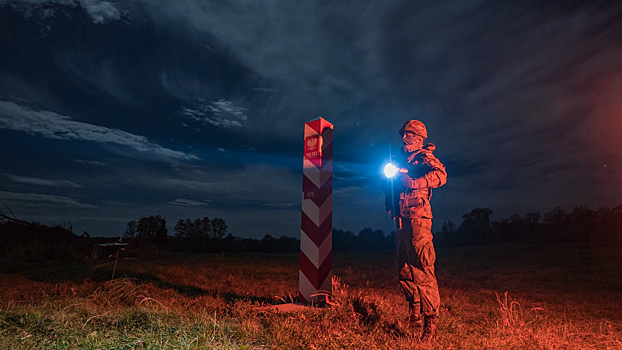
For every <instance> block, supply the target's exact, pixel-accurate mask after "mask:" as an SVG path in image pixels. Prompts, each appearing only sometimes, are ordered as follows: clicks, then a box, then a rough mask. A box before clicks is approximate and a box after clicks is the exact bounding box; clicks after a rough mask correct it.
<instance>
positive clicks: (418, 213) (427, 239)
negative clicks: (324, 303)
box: [386, 121, 447, 333]
mask: <svg viewBox="0 0 622 350" xmlns="http://www.w3.org/2000/svg"><path fill="white" fill-rule="evenodd" d="M412 122H418V121H409V122H407V123H406V124H405V125H404V127H403V128H402V130H400V134H403V133H404V131H410V130H409V128H408V125H409V123H412ZM418 123H420V125H421V126H422V127H423V131H421V130H419V129H414V130H415V131H416V132H417V133H418V134H419V135H420V136H422V138H423V139H425V138H426V137H427V131H426V130H425V126H423V123H421V122H418ZM411 126H412V125H411ZM411 129H412V128H411ZM421 141H422V140H421ZM435 148H436V147H435V146H434V145H433V144H427V145H426V146H423V147H421V148H419V147H418V146H417V145H415V147H413V145H406V146H405V147H404V149H402V152H400V154H399V156H398V160H397V162H398V164H397V166H399V167H400V168H403V169H407V170H408V172H407V173H399V176H396V177H395V178H394V179H392V181H390V182H389V183H388V186H387V196H386V205H387V211H390V212H391V214H392V215H393V216H394V218H395V219H396V221H397V228H398V232H397V239H398V242H397V247H398V264H399V279H400V285H401V288H402V290H403V291H404V294H405V296H406V300H407V301H408V303H409V306H410V309H411V317H413V316H418V317H419V318H421V315H423V316H424V317H425V318H426V320H427V319H428V318H430V319H432V318H433V319H434V322H436V317H435V316H436V315H437V313H438V309H439V306H440V296H439V293H438V285H437V282H436V276H435V274H434V262H435V260H436V253H435V251H434V245H433V244H432V231H431V229H432V208H431V206H430V198H431V196H432V188H437V187H440V186H442V185H444V184H445V183H446V182H447V173H446V171H445V166H444V165H443V164H442V163H441V162H440V161H439V160H438V158H436V157H435V156H434V155H433V154H432V152H433V151H434V149H435ZM411 322H412V319H411ZM435 324H436V323H434V326H435ZM424 333H425V329H424Z"/></svg>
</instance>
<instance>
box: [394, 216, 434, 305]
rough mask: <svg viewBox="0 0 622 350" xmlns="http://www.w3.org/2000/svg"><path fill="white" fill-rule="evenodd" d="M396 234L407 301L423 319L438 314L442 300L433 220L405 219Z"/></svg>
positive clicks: (399, 262)
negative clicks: (436, 269)
mask: <svg viewBox="0 0 622 350" xmlns="http://www.w3.org/2000/svg"><path fill="white" fill-rule="evenodd" d="M401 226H402V227H401V228H400V227H398V231H397V256H398V266H399V278H400V286H401V287H402V290H403V291H404V294H405V296H406V301H408V303H409V304H410V307H411V308H414V311H419V310H417V309H418V308H420V311H421V314H422V315H423V316H433V315H436V314H437V313H438V309H439V307H440V304H441V298H440V295H439V293H438V284H437V282H436V275H435V274H434V262H435V261H436V252H435V251H434V245H433V244H432V232H431V228H432V221H431V220H430V219H419V218H416V219H408V218H405V219H402V225H401Z"/></svg>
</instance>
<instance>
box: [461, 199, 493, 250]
mask: <svg viewBox="0 0 622 350" xmlns="http://www.w3.org/2000/svg"><path fill="white" fill-rule="evenodd" d="M491 215H492V209H489V208H475V209H473V210H471V212H470V213H467V214H464V215H462V223H461V224H460V227H459V228H458V232H459V234H460V235H461V236H462V237H463V240H464V243H466V244H467V245H477V244H490V243H493V242H494V237H493V235H492V228H491V226H490V216H491Z"/></svg>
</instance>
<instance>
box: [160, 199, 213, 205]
mask: <svg viewBox="0 0 622 350" xmlns="http://www.w3.org/2000/svg"><path fill="white" fill-rule="evenodd" d="M168 203H170V204H175V205H183V206H186V207H200V206H204V205H207V203H206V202H205V201H195V200H192V199H183V198H177V199H175V200H174V201H170V202H168Z"/></svg>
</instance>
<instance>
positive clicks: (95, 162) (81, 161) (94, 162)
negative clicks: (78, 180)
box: [73, 159, 108, 166]
mask: <svg viewBox="0 0 622 350" xmlns="http://www.w3.org/2000/svg"><path fill="white" fill-rule="evenodd" d="M73 161H74V162H76V163H78V164H89V165H98V166H107V165H108V164H106V163H104V162H98V161H96V160H86V159H74V160H73Z"/></svg>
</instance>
